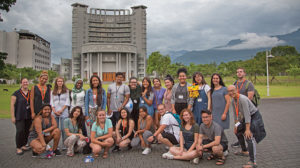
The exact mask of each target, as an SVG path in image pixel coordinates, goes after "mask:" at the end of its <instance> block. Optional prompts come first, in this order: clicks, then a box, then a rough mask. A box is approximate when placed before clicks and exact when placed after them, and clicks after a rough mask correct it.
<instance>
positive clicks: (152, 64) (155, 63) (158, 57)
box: [146, 51, 171, 77]
mask: <svg viewBox="0 0 300 168" xmlns="http://www.w3.org/2000/svg"><path fill="white" fill-rule="evenodd" d="M147 63H148V64H147V69H146V71H147V73H148V74H152V73H153V71H156V72H157V73H158V75H159V76H160V77H164V76H165V75H166V74H167V72H168V68H169V66H170V65H171V58H170V56H168V55H166V56H164V55H162V54H160V52H159V51H156V52H153V53H152V54H151V55H150V56H149V58H148V60H147Z"/></svg>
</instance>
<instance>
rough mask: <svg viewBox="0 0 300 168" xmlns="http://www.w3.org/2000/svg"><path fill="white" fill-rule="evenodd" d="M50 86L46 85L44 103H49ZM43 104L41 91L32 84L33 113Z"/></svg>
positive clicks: (36, 112) (37, 111)
mask: <svg viewBox="0 0 300 168" xmlns="http://www.w3.org/2000/svg"><path fill="white" fill-rule="evenodd" d="M50 91H51V90H50V88H49V87H47V90H46V93H45V97H44V104H50ZM42 106H43V100H42V93H41V91H40V90H39V88H38V86H37V85H35V86H34V113H35V114H38V113H39V112H40V110H41V109H42Z"/></svg>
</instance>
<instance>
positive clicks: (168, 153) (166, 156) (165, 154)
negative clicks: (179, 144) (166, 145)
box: [162, 152, 173, 159]
mask: <svg viewBox="0 0 300 168" xmlns="http://www.w3.org/2000/svg"><path fill="white" fill-rule="evenodd" d="M170 155H172V154H171V153H170V152H166V153H164V154H162V158H163V159H168V156H170ZM172 156H173V155H172Z"/></svg>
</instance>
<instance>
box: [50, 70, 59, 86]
mask: <svg viewBox="0 0 300 168" xmlns="http://www.w3.org/2000/svg"><path fill="white" fill-rule="evenodd" d="M48 76H49V79H48V81H49V83H53V81H54V79H55V78H56V77H58V73H57V72H55V71H52V70H48Z"/></svg>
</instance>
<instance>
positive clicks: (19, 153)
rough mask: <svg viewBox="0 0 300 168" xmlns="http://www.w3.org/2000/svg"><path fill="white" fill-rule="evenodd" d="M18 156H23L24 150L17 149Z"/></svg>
mask: <svg viewBox="0 0 300 168" xmlns="http://www.w3.org/2000/svg"><path fill="white" fill-rule="evenodd" d="M16 154H17V155H23V154H24V152H23V150H22V149H17V151H16Z"/></svg>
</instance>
